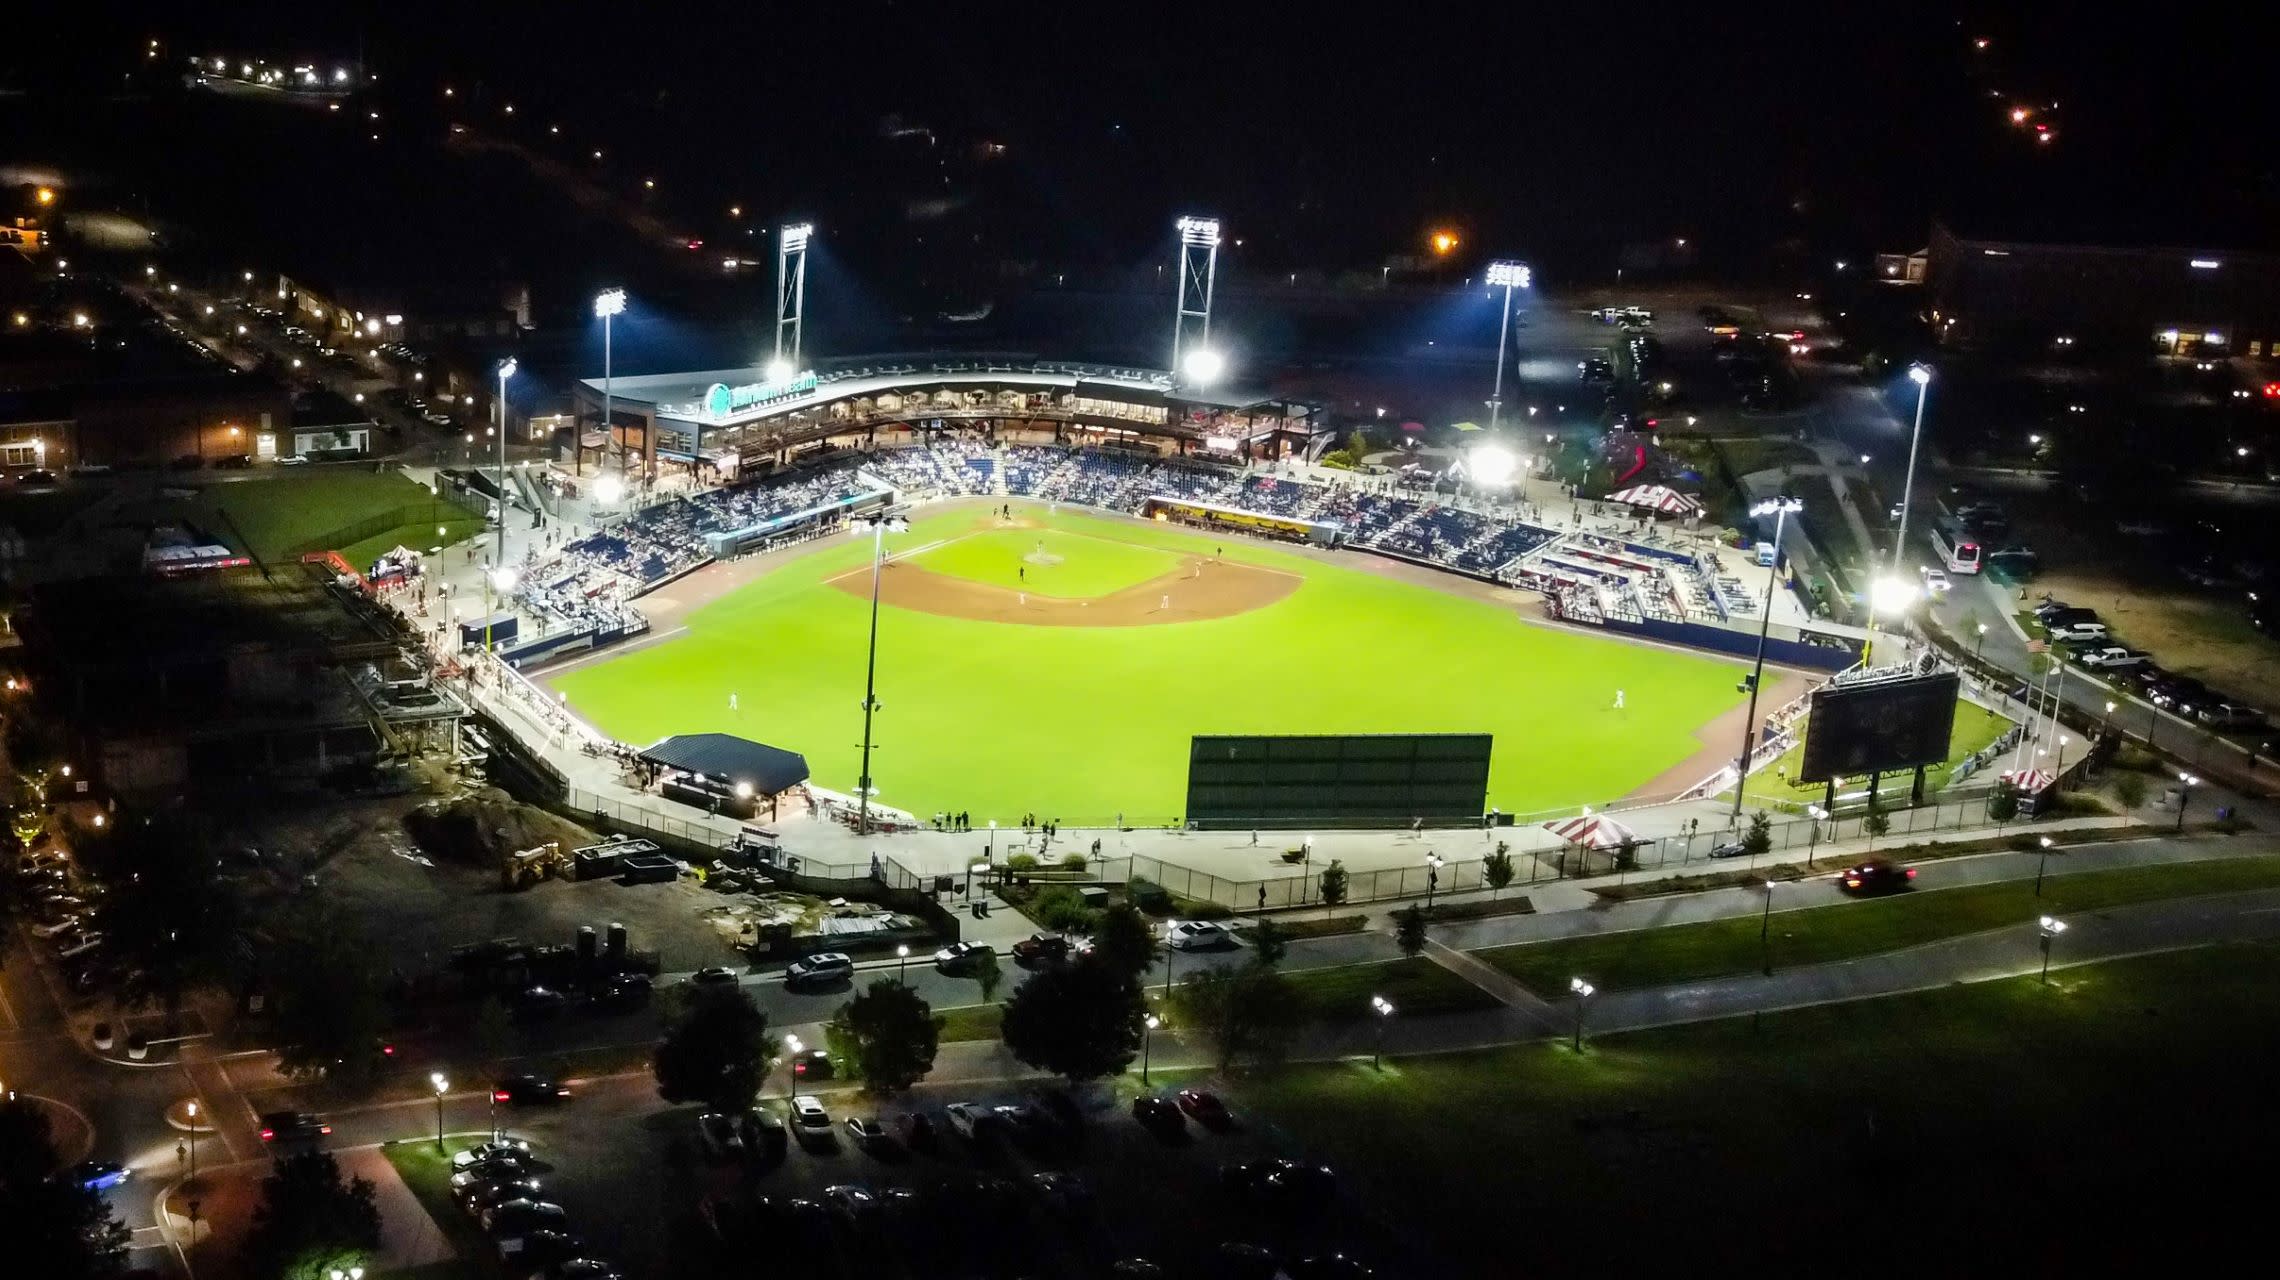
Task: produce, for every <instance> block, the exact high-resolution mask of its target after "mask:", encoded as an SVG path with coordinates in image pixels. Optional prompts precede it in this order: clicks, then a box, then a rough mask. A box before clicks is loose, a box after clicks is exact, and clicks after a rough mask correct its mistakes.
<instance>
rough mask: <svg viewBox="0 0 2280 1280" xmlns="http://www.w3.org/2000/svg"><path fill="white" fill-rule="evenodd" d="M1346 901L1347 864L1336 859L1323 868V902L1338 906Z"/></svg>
mask: <svg viewBox="0 0 2280 1280" xmlns="http://www.w3.org/2000/svg"><path fill="white" fill-rule="evenodd" d="M1345 900H1346V864H1345V863H1343V862H1340V861H1338V860H1337V859H1336V858H1332V859H1331V860H1330V865H1329V866H1327V867H1324V868H1322V901H1323V902H1325V903H1327V904H1329V905H1330V906H1333V907H1335V906H1337V905H1338V904H1339V903H1341V902H1344V901H1345Z"/></svg>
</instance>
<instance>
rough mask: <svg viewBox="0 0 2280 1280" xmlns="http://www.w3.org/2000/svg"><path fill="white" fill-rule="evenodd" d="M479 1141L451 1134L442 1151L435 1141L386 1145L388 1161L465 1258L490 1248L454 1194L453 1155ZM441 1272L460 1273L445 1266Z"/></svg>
mask: <svg viewBox="0 0 2280 1280" xmlns="http://www.w3.org/2000/svg"><path fill="white" fill-rule="evenodd" d="M477 1141H478V1139H476V1138H448V1139H446V1140H445V1142H444V1149H443V1150H442V1151H437V1150H436V1149H435V1143H433V1142H399V1143H397V1144H396V1145H395V1146H392V1147H387V1148H385V1149H384V1150H385V1151H386V1154H387V1156H388V1163H389V1164H392V1165H394V1166H395V1167H396V1173H397V1175H398V1176H400V1177H401V1178H403V1180H404V1186H405V1187H407V1188H409V1189H410V1191H411V1193H412V1198H413V1199H415V1200H418V1201H419V1202H420V1207H421V1208H423V1209H426V1210H427V1212H428V1216H429V1217H431V1218H433V1219H435V1225H436V1226H437V1227H439V1228H441V1229H442V1231H443V1235H444V1238H445V1239H447V1240H449V1241H451V1247H452V1248H454V1249H457V1250H458V1251H459V1256H460V1258H461V1259H462V1260H464V1259H469V1258H481V1257H483V1256H484V1255H485V1253H486V1252H487V1250H488V1248H489V1242H488V1241H486V1240H485V1239H484V1238H483V1231H482V1228H481V1227H479V1226H477V1225H476V1222H475V1220H474V1219H473V1218H470V1217H468V1216H467V1214H466V1212H465V1211H463V1210H462V1209H460V1207H459V1205H458V1203H457V1202H456V1201H454V1200H453V1199H452V1198H451V1157H452V1156H453V1155H455V1154H457V1153H458V1152H461V1151H465V1150H466V1149H467V1148H469V1147H472V1146H474V1145H475V1143H476V1142H477ZM442 1274H445V1275H452V1274H458V1273H456V1272H452V1271H449V1270H446V1271H444V1272H443V1273H442Z"/></svg>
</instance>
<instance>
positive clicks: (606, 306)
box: [570, 289, 625, 475]
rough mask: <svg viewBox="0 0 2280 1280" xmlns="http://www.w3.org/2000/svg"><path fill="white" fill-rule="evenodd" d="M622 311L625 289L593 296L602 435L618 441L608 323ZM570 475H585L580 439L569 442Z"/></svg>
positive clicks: (621, 467)
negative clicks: (599, 337) (599, 325)
mask: <svg viewBox="0 0 2280 1280" xmlns="http://www.w3.org/2000/svg"><path fill="white" fill-rule="evenodd" d="M624 311H625V290H623V289H604V290H602V291H601V292H600V293H598V294H596V295H594V314H595V315H597V316H600V317H601V318H602V433H603V438H604V439H605V440H609V441H615V440H616V439H617V422H616V420H615V414H614V413H613V411H612V410H613V406H612V404H611V403H610V402H611V399H612V397H611V395H610V393H611V392H612V391H613V390H615V389H616V388H615V385H614V383H613V382H612V380H611V378H610V321H611V320H613V319H615V318H616V317H617V316H618V315H620V314H622V313H623V312H624ZM570 459H571V461H570V474H572V475H584V474H585V473H586V472H585V464H586V444H585V442H584V441H582V440H573V441H571V442H570ZM618 470H620V471H623V470H625V465H624V459H622V458H621V459H619V465H618Z"/></svg>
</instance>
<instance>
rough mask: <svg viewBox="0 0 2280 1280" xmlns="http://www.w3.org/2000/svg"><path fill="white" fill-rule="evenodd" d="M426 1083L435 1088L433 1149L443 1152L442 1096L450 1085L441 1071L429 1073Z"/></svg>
mask: <svg viewBox="0 0 2280 1280" xmlns="http://www.w3.org/2000/svg"><path fill="white" fill-rule="evenodd" d="M428 1083H429V1084H432V1085H434V1086H435V1149H436V1150H438V1151H441V1150H443V1095H444V1094H445V1093H446V1092H447V1091H449V1090H450V1088H451V1085H450V1083H449V1082H448V1081H446V1080H445V1079H444V1078H443V1073H442V1072H441V1071H430V1072H429V1073H428Z"/></svg>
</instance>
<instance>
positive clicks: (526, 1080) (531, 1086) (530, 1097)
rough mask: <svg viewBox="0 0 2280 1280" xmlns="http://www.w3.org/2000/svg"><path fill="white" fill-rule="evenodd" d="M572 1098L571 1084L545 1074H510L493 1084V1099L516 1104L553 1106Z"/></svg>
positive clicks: (519, 1105) (520, 1105)
mask: <svg viewBox="0 0 2280 1280" xmlns="http://www.w3.org/2000/svg"><path fill="white" fill-rule="evenodd" d="M569 1098H570V1086H568V1085H566V1084H562V1083H559V1082H557V1081H554V1080H550V1079H548V1078H547V1077H545V1076H534V1075H519V1076H508V1077H507V1078H506V1079H504V1080H501V1081H500V1082H499V1083H497V1084H495V1085H493V1086H491V1101H493V1102H505V1103H510V1104H512V1105H514V1106H518V1107H522V1106H532V1105H541V1106H552V1105H554V1104H555V1103H558V1102H566V1101H568V1100H569Z"/></svg>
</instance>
